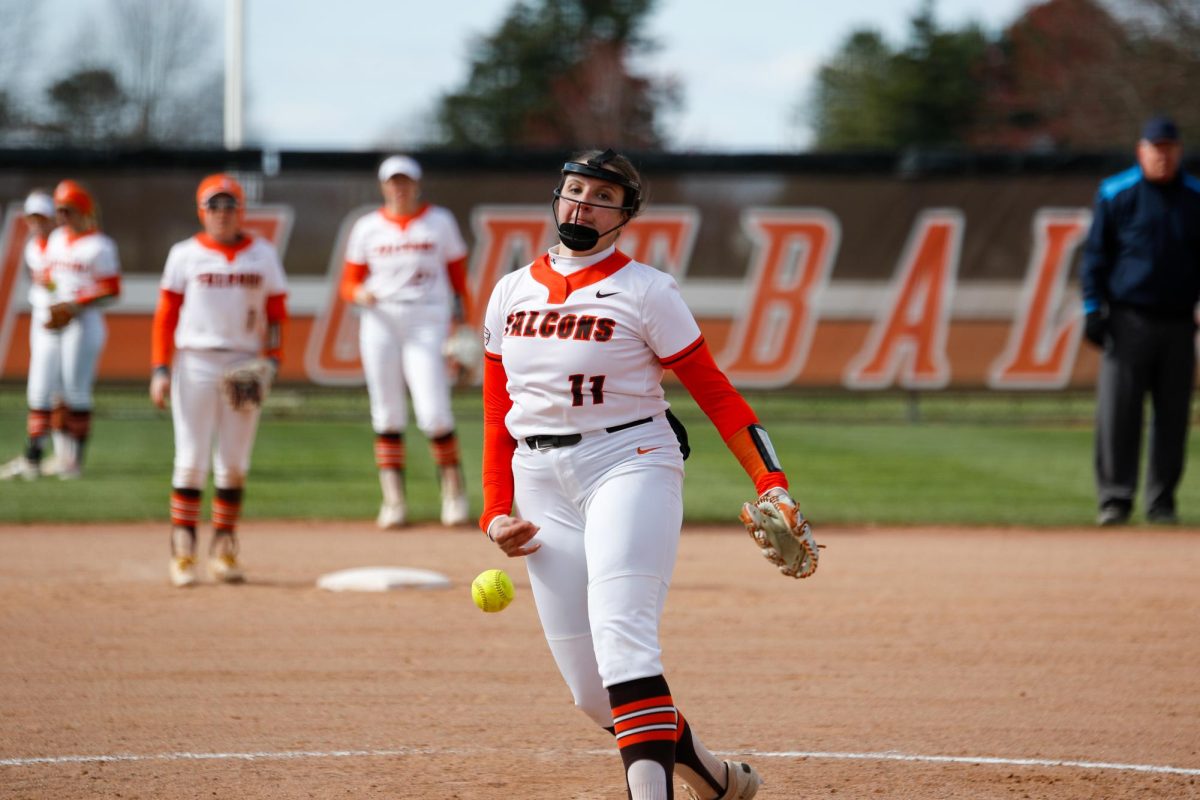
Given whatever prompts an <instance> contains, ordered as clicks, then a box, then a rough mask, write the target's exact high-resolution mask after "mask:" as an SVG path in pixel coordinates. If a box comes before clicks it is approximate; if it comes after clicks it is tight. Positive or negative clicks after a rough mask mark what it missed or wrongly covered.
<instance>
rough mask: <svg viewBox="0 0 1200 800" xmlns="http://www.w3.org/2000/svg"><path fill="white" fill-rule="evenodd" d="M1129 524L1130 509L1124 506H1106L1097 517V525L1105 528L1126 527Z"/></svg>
mask: <svg viewBox="0 0 1200 800" xmlns="http://www.w3.org/2000/svg"><path fill="white" fill-rule="evenodd" d="M1127 522H1129V509H1128V508H1125V507H1124V506H1117V505H1107V506H1104V508H1102V509H1100V513H1099V514H1098V515H1097V516H1096V524H1097V525H1099V526H1101V527H1103V528H1107V527H1109V526H1112V525H1124V524H1126V523H1127Z"/></svg>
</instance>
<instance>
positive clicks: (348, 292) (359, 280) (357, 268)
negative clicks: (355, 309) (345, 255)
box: [338, 261, 368, 303]
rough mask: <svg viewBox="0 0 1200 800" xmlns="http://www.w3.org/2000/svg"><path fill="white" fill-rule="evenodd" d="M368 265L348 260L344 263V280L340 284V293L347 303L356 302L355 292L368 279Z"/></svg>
mask: <svg viewBox="0 0 1200 800" xmlns="http://www.w3.org/2000/svg"><path fill="white" fill-rule="evenodd" d="M367 272H368V269H367V265H366V264H355V263H354V262H353V261H347V262H346V263H345V264H343V265H342V282H341V283H340V284H338V295H339V296H340V297H341V298H342V299H343V300H345V301H346V302H347V303H353V302H354V293H355V292H357V291H358V287H360V286H362V285H363V281H365V280H366V279H367Z"/></svg>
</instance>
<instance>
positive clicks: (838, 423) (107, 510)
mask: <svg viewBox="0 0 1200 800" xmlns="http://www.w3.org/2000/svg"><path fill="white" fill-rule="evenodd" d="M748 397H749V399H750V401H751V404H752V405H754V407H755V409H756V410H757V411H758V413H759V416H760V417H761V418H762V420H763V422H764V424H765V425H766V426H767V428H768V430H769V432H770V434H771V438H772V441H773V442H774V444H775V447H776V449H777V450H778V451H779V453H780V456H781V458H782V459H783V462H784V466H785V468H786V469H787V470H788V472H789V475H790V477H791V479H792V489H793V492H794V494H795V495H796V496H797V497H798V498H799V500H800V501H801V506H802V508H803V509H804V510H805V513H806V514H808V516H809V517H810V518H811V519H813V521H814V523H815V524H818V525H819V524H826V523H828V524H848V525H851V524H852V525H866V524H946V525H1022V526H1063V525H1088V524H1091V523H1092V520H1093V517H1094V513H1095V511H1094V508H1093V506H1094V496H1093V488H1092V473H1091V458H1092V456H1091V436H1092V433H1091V424H1090V417H1091V398H1090V396H1082V395H1078V394H1074V395H1072V394H1063V395H1048V396H1002V395H983V394H979V395H951V394H944V395H943V394H932V395H923V396H920V397H915V396H911V395H905V394H903V393H896V394H857V395H844V394H843V395H820V394H803V393H751V394H750V395H748ZM671 400H672V403H673V405H674V407H675V410H676V413H677V414H678V415H679V417H680V418H681V419H682V420H683V421H684V422H685V424H686V425H687V427H688V430H689V433H690V436H691V443H692V449H693V452H692V457H691V458H690V459H689V460H688V462H687V469H688V474H687V488H686V499H687V511H686V513H687V518H688V520H689V521H692V522H728V523H730V524H733V520H734V518H735V516H736V512H737V509H738V508H739V506H740V504H741V503H742V502H743V501H745V500H747V499H749V497H750V495H751V494H752V488H751V486H750V484H749V481H748V479H747V478H746V476H745V474H744V473H743V472H742V471H741V468H740V467H739V466H738V464H737V462H736V461H735V460H734V458H733V456H732V455H731V454H730V453H729V451H728V450H727V449H726V448H725V446H724V445H723V444H722V443H721V441H720V440H719V438H718V437H717V435H716V431H715V430H714V429H713V427H712V425H711V424H710V423H709V422H708V420H707V419H706V418H705V417H704V416H703V414H702V413H701V412H700V411H699V410H698V409H697V408H696V407H695V405H694V404H693V403H692V402H691V400H690V398H688V397H687V396H686V394H685V393H683V392H681V391H680V390H678V389H673V390H672V392H671ZM455 405H456V413H457V415H458V419H459V434H460V438H461V442H462V449H463V456H464V462H465V470H466V474H467V481H468V483H469V485H470V488H471V498H472V507H473V509H476V510H477V509H478V508H479V502H480V495H479V458H480V434H481V423H480V403H479V399H478V395H477V394H475V393H471V392H464V393H461V394H459V395H457V396H456V398H455ZM24 418H25V411H24V391H23V387H22V386H19V385H16V384H5V385H0V448H2V449H0V455H2V456H3V457H5V458H6V457H8V456H11V455H16V454H17V453H18V452H19V450H20V447H21V443H22V441H23V439H24ZM367 420H368V415H367V399H366V394H365V391H363V390H338V391H333V390H314V389H305V390H303V391H301V390H295V389H287V388H281V389H279V390H278V391H276V392H275V393H274V394H272V396H271V397H270V399H269V400H268V405H267V409H266V411H265V412H264V418H263V422H262V424H261V425H260V429H259V435H258V442H257V445H256V447H255V451H254V463H253V467H252V469H251V474H250V479H249V482H248V486H247V493H246V505H245V516H246V517H247V518H248V519H255V518H259V519H267V518H290V519H327V520H338V519H370V518H373V517H374V514H375V512H376V510H377V508H378V499H379V489H378V483H377V478H376V473H375V469H374V462H373V453H372V434H371V430H370V426H369V424H368V421H367ZM408 443H409V447H408V453H409V471H408V489H409V495H410V504H411V506H412V514H411V516H412V517H413V518H414V519H434V518H436V516H437V510H438V494H437V487H436V483H435V480H434V468H433V465H432V461H431V460H430V457H429V453H428V449H427V448H426V446H425V441H424V439H423V438H422V437H421V435H420V434H419V433H418V432H416V430H415V429H412V428H410V430H409V434H408ZM1198 449H1200V442H1198V440H1197V437H1196V436H1195V435H1193V436H1192V439H1191V441H1190V443H1189V451H1190V453H1191V458H1192V459H1193V463H1196V462H1195V459H1196V458H1197V450H1198ZM172 452H173V439H172V429H171V419H170V414H169V413H168V412H159V411H157V410H155V409H154V408H152V407H151V406H150V403H149V401H148V400H147V399H146V395H145V390H144V388H143V387H136V388H121V387H105V388H104V389H102V390H101V391H100V392H99V393H98V395H97V404H96V415H95V420H94V424H93V435H92V442H91V444H90V445H89V453H88V459H87V471H86V475H85V478H84V479H83V480H81V481H76V482H63V481H58V480H56V479H43V480H40V481H36V482H32V483H27V482H24V481H19V480H18V481H9V482H0V523H22V522H72V521H80V522H90V521H121V520H153V519H165V517H166V513H167V496H168V492H169V483H170V475H171V459H172ZM205 505H206V509H205V511H206V513H207V503H206V504H205ZM1179 505H1180V512H1181V517H1182V519H1183V522H1184V523H1185V524H1189V523H1190V524H1200V485H1198V482H1197V481H1196V480H1194V479H1193V478H1191V477H1190V476H1185V479H1184V484H1183V486H1182V488H1181V491H1180V495H1179ZM1135 518H1136V516H1135Z"/></svg>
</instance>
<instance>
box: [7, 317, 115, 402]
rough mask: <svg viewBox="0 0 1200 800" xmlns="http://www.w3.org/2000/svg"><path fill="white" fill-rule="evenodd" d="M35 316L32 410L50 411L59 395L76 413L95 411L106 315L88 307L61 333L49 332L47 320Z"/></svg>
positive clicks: (32, 329) (31, 359) (28, 392)
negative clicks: (57, 394)
mask: <svg viewBox="0 0 1200 800" xmlns="http://www.w3.org/2000/svg"><path fill="white" fill-rule="evenodd" d="M38 317H39V315H38V314H34V316H33V317H32V318H31V321H30V331H29V348H30V352H29V381H28V383H27V384H26V387H25V391H26V399H27V400H28V402H29V407H30V408H37V409H48V408H50V407H51V405H52V404H53V400H54V395H55V393H58V392H61V394H62V398H63V402H65V403H66V404H67V408H69V409H71V410H72V411H90V410H91V409H92V388H93V387H94V386H95V383H96V364H97V363H98V362H99V361H100V353H101V352H103V350H104V342H105V340H106V339H107V338H108V326H107V325H105V322H104V314H103V313H102V312H101V311H99V310H98V309H95V308H85V309H83V310H82V311H80V312H79V315H78V316H76V317H75V319H73V320H71V322H70V323H68V325H67V326H66V327H65V328H63V329H61V330H59V331H48V330H46V329H45V328H44V327H43V325H44V322H45V320H44V319H39V318H38Z"/></svg>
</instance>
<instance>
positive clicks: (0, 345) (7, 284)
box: [0, 203, 29, 374]
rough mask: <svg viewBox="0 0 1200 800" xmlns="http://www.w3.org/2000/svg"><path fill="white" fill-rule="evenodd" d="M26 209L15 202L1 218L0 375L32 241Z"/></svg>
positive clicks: (15, 318)
mask: <svg viewBox="0 0 1200 800" xmlns="http://www.w3.org/2000/svg"><path fill="white" fill-rule="evenodd" d="M23 213H24V207H23V206H22V205H21V204H20V203H12V204H11V205H10V206H9V209H8V213H7V214H5V215H3V216H0V223H3V228H0V374H3V372H4V362H5V361H7V360H8V345H9V342H10V341H11V340H12V329H13V324H14V323H15V322H16V321H17V311H18V307H19V305H20V300H19V298H18V297H17V287H18V286H22V285H24V284H22V282H21V270H22V269H23V268H24V258H23V254H24V250H25V240H26V239H28V238H29V226H28V225H26V224H25V217H24V216H23Z"/></svg>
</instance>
